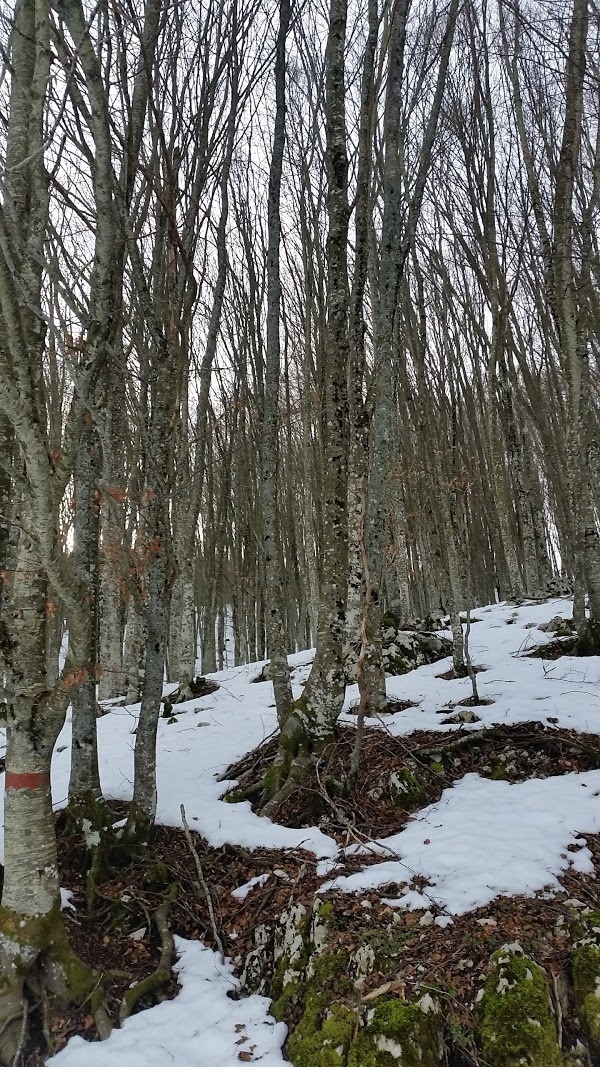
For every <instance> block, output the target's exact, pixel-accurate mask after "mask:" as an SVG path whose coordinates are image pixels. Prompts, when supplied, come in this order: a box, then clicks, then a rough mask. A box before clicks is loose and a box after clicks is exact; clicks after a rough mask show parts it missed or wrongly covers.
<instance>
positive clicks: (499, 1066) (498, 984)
mask: <svg viewBox="0 0 600 1067" xmlns="http://www.w3.org/2000/svg"><path fill="white" fill-rule="evenodd" d="M478 1040H479V1044H480V1047H481V1050H482V1053H483V1056H484V1058H485V1061H486V1063H488V1064H489V1065H490V1067H521V1065H526V1067H562V1063H563V1057H562V1053H561V1050H560V1047H559V1044H558V1040H557V1036H556V1023H555V1019H554V1013H553V1010H552V1001H551V998H550V989H549V986H548V983H547V981H546V976H545V974H544V972H543V970H542V968H541V967H539V966H538V965H537V964H536V963H534V961H533V960H532V959H529V957H527V956H525V955H524V954H523V950H522V948H521V946H520V945H505V946H504V947H503V948H501V949H499V950H498V951H497V952H495V953H494V955H493V956H492V959H491V967H490V972H489V974H488V977H487V979H486V982H485V986H484V988H483V990H482V991H481V994H480V1000H479V1007H478Z"/></svg>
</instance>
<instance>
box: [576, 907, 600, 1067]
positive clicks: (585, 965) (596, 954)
mask: <svg viewBox="0 0 600 1067" xmlns="http://www.w3.org/2000/svg"><path fill="white" fill-rule="evenodd" d="M571 932H572V934H573V935H574V936H575V937H576V938H577V939H578V944H576V946H575V948H574V950H573V956H572V958H571V969H572V974H573V994H574V999H575V1007H576V1008H577V1013H578V1015H579V1018H580V1020H581V1022H582V1024H583V1026H584V1028H585V1030H586V1032H587V1034H588V1036H589V1038H590V1041H591V1043H592V1045H593V1048H594V1051H596V1052H600V913H599V912H597V911H596V912H594V911H593V912H589V913H588V914H587V915H579V916H578V917H577V920H576V922H575V923H574V925H573V927H572V929H571Z"/></svg>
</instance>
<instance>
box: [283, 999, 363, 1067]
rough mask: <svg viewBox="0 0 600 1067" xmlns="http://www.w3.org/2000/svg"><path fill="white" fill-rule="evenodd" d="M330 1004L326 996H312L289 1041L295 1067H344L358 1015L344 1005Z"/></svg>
mask: <svg viewBox="0 0 600 1067" xmlns="http://www.w3.org/2000/svg"><path fill="white" fill-rule="evenodd" d="M329 1004H330V998H329V997H328V996H327V994H326V993H320V994H317V993H312V994H311V995H309V997H308V999H307V1004H306V1007H305V1009H304V1013H303V1015H302V1018H301V1020H300V1022H299V1023H298V1026H297V1027H296V1029H295V1030H294V1033H293V1034H292V1036H291V1038H290V1057H291V1060H292V1063H293V1064H294V1067H345V1064H346V1056H347V1053H348V1049H349V1048H350V1044H351V1042H352V1039H353V1037H354V1034H355V1031H356V1014H355V1012H353V1011H352V1010H351V1008H348V1007H347V1006H346V1005H345V1004H339V1003H334V1004H331V1006H329ZM324 1013H326V1014H325V1015H324Z"/></svg>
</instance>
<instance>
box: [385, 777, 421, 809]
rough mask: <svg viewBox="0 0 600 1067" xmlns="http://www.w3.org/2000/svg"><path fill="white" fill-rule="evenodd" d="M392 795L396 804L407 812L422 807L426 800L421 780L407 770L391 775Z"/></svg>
mask: <svg viewBox="0 0 600 1067" xmlns="http://www.w3.org/2000/svg"><path fill="white" fill-rule="evenodd" d="M390 793H391V794H392V799H393V801H394V803H395V804H396V805H397V806H398V807H399V808H403V809H404V810H406V811H411V810H412V809H413V808H417V807H420V806H421V805H422V804H423V801H424V799H425V790H424V789H423V786H422V785H421V783H420V781H419V779H418V778H417V777H416V776H415V775H414V774H413V773H412V771H409V770H406V768H401V769H400V770H398V771H394V773H393V774H391V775H390Z"/></svg>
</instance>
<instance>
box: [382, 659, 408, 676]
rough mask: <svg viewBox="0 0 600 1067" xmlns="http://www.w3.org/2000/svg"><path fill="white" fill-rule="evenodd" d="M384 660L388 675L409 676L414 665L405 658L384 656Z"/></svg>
mask: <svg viewBox="0 0 600 1067" xmlns="http://www.w3.org/2000/svg"><path fill="white" fill-rule="evenodd" d="M384 659H385V673H386V674H391V675H397V674H408V672H409V671H410V670H412V665H411V664H410V663H409V662H408V660H407V659H405V658H404V656H384Z"/></svg>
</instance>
